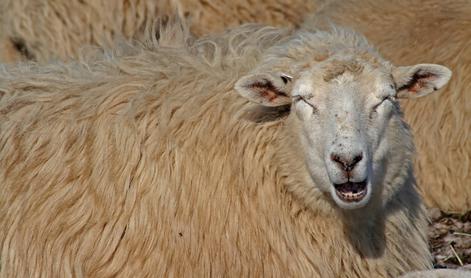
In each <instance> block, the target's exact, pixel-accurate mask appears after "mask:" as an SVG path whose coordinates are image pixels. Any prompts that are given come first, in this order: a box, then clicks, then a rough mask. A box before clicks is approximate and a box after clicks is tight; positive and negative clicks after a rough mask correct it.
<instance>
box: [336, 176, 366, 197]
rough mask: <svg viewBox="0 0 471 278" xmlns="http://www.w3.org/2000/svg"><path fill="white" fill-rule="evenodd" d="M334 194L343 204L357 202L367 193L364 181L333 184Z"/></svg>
mask: <svg viewBox="0 0 471 278" xmlns="http://www.w3.org/2000/svg"><path fill="white" fill-rule="evenodd" d="M334 187H335V193H337V196H338V197H339V198H340V199H341V200H342V201H344V202H349V203H350V202H359V201H361V200H362V199H363V198H364V197H365V196H366V193H367V186H366V180H364V181H362V182H346V183H341V184H334Z"/></svg>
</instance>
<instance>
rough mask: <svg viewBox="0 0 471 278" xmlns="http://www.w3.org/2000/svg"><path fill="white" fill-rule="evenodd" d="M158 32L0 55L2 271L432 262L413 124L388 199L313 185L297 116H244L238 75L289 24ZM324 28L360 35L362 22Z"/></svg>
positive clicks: (329, 273)
mask: <svg viewBox="0 0 471 278" xmlns="http://www.w3.org/2000/svg"><path fill="white" fill-rule="evenodd" d="M151 33H153V32H151ZM158 34H159V35H158V38H156V37H151V38H150V39H148V40H147V43H146V44H144V45H130V44H127V45H121V46H120V47H117V48H116V49H115V50H114V51H113V52H104V53H101V52H90V53H88V52H87V53H86V55H85V54H84V55H83V56H81V59H80V60H79V61H77V62H73V63H67V64H63V63H52V64H48V65H43V66H38V65H36V64H34V63H28V64H22V65H17V66H2V68H0V97H1V98H0V131H1V132H0V276H2V277H12V276H15V277H36V276H38V277H39V276H44V277H63V276H79V277H81V276H85V277H110V276H118V277H168V276H177V277H185V276H197V277H199V276H216V277H220V276H228V277H242V276H244V277H247V276H253V277H260V276H268V277H396V276H398V275H401V274H404V273H406V272H408V271H414V270H424V269H428V268H430V267H431V256H430V253H429V251H428V248H427V240H426V233H425V231H426V226H427V223H426V216H425V212H424V207H423V205H422V201H421V198H420V196H419V194H418V192H417V190H416V188H415V182H414V178H413V173H412V160H411V159H412V158H411V157H410V156H411V153H412V149H411V148H412V147H411V145H412V140H411V138H410V136H409V135H408V133H409V131H408V129H407V126H406V125H403V124H399V126H400V127H402V128H403V130H401V132H398V133H397V134H396V136H397V140H398V142H403V143H404V144H403V146H402V147H400V148H398V149H397V151H396V153H403V154H404V156H405V157H406V158H407V159H406V160H405V161H400V163H398V162H397V161H391V162H390V163H389V164H390V166H391V167H393V166H394V167H399V169H400V171H399V174H398V176H393V177H388V178H387V180H386V181H385V182H384V192H383V193H382V195H380V197H379V199H378V200H379V203H377V204H376V206H375V207H370V208H368V207H367V208H365V209H363V210H358V211H343V210H341V209H340V208H339V207H338V206H336V205H335V204H334V202H333V201H332V200H331V199H330V196H326V195H325V194H323V193H322V192H320V191H319V190H318V189H317V188H316V187H315V186H314V187H312V186H307V185H306V180H307V179H309V175H308V173H307V171H306V169H305V167H304V166H303V161H302V159H300V157H299V156H296V155H293V153H292V152H291V151H290V150H291V148H292V147H296V145H295V144H287V143H288V141H289V140H288V139H287V136H286V134H287V133H286V132H287V131H286V126H287V125H288V123H289V119H290V117H291V116H290V115H289V116H287V118H286V117H285V118H281V119H279V118H275V119H263V120H262V121H259V122H255V121H251V120H248V119H246V116H247V111H250V109H251V108H252V107H253V104H251V103H249V102H248V101H247V100H246V99H244V98H242V97H241V96H240V95H239V94H237V93H236V92H235V90H234V89H233V88H234V84H235V82H236V81H237V80H238V79H239V78H240V77H241V76H243V75H245V74H247V73H248V72H249V71H251V70H252V69H253V68H254V67H255V66H257V65H259V63H260V62H261V57H262V56H263V54H264V53H265V52H266V51H267V50H268V49H272V47H273V46H276V45H278V44H280V43H281V42H283V41H286V40H289V39H290V38H291V36H294V35H296V34H293V31H292V30H289V29H279V28H273V27H264V26H259V25H244V26H242V27H238V28H235V29H232V30H229V31H227V32H224V33H222V34H218V35H213V36H210V37H205V38H201V39H194V38H192V37H191V36H190V35H189V31H188V28H186V27H185V25H183V24H178V23H175V24H173V23H172V24H169V25H168V26H166V27H164V28H160V30H159V32H158ZM337 35H338V37H337ZM319 38H325V40H327V39H329V40H330V42H329V43H335V44H337V45H340V46H341V47H344V48H345V49H350V48H355V47H359V46H360V47H361V45H365V40H364V39H363V38H361V36H359V35H357V34H355V33H353V32H333V33H319ZM336 38H337V39H336ZM325 40H324V42H323V41H319V42H317V43H318V44H322V43H324V44H325V45H327V46H328V44H327V43H326V42H325ZM335 41H337V42H335ZM312 44H313V45H316V42H312ZM280 50H283V49H280ZM361 51H362V52H364V53H370V54H368V55H376V54H374V53H373V52H371V51H370V50H369V49H364V50H361ZM304 53H306V52H304V51H303V52H301V54H304ZM372 53H373V54H372ZM365 55H366V54H365ZM401 136H402V137H401Z"/></svg>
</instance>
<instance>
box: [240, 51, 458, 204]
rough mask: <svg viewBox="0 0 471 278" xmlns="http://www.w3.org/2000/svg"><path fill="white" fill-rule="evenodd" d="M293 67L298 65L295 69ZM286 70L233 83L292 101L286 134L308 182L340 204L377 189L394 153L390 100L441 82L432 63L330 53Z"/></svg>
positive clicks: (362, 199)
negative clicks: (403, 63)
mask: <svg viewBox="0 0 471 278" xmlns="http://www.w3.org/2000/svg"><path fill="white" fill-rule="evenodd" d="M298 68H299V67H298ZM302 68H304V69H303V70H302V71H300V72H297V73H294V74H293V76H295V77H292V76H291V75H287V74H283V73H275V72H265V73H257V74H249V75H247V76H245V77H242V78H241V79H240V80H239V81H238V82H237V84H236V86H235V88H236V90H237V91H238V92H239V93H240V94H241V95H242V96H244V97H246V98H248V99H249V100H252V101H254V102H257V103H259V104H262V105H264V106H282V105H290V106H291V110H290V111H291V115H290V117H288V118H287V120H286V121H287V123H288V125H289V126H290V131H291V132H293V133H295V138H298V139H297V140H298V141H299V142H300V145H301V146H302V147H301V149H302V155H303V156H304V157H300V159H303V160H304V161H305V164H306V169H307V171H308V172H309V176H310V177H311V178H312V181H313V183H312V184H313V186H317V187H318V188H319V189H320V190H322V191H324V192H328V193H329V194H330V196H331V197H332V199H333V200H334V201H335V203H336V204H337V205H338V206H339V207H341V208H343V209H357V208H361V207H363V206H365V205H366V204H367V203H368V202H369V201H370V200H371V198H372V196H380V194H374V193H378V192H379V191H381V189H382V188H383V187H382V184H380V183H381V177H384V175H385V174H384V172H386V171H388V169H387V167H386V166H387V160H388V155H389V154H390V153H391V152H395V151H400V148H401V143H402V145H403V144H404V142H401V137H400V136H397V134H400V133H404V132H403V131H401V130H399V129H401V127H402V125H401V124H398V123H402V121H401V112H400V109H399V105H398V102H397V98H401V97H419V96H423V95H427V94H429V93H430V92H433V91H435V90H437V89H439V88H440V87H442V86H443V85H445V84H446V83H447V82H448V80H449V78H450V76H451V72H450V70H448V69H447V68H445V67H443V66H439V65H430V64H420V65H416V66H411V67H392V66H390V64H388V63H371V62H368V61H364V60H363V61H362V60H361V59H359V58H355V57H347V58H339V57H333V58H331V59H327V60H325V61H323V62H320V63H316V64H315V65H313V66H310V67H302ZM298 153H299V152H298Z"/></svg>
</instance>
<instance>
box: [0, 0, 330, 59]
mask: <svg viewBox="0 0 471 278" xmlns="http://www.w3.org/2000/svg"><path fill="white" fill-rule="evenodd" d="M323 1H324V0H310V1H302V0H296V1H293V0H282V1H280V0H268V1H261V2H257V1H255V2H254V1H250V0H237V1H212V0H209V1H203V0H178V1H176V0H145V1H125V0H119V1H113V0H111V1H110V0H84V1H68V0H60V1H51V0H0V21H2V22H0V24H2V26H3V29H4V35H3V36H2V35H1V34H0V37H4V38H5V40H6V41H11V42H13V43H14V45H16V46H17V47H19V48H20V50H21V49H22V50H23V51H16V53H14V58H15V60H14V61H17V60H18V59H20V58H22V57H23V58H22V59H23V60H35V61H38V62H47V61H49V60H50V59H62V60H65V59H69V58H71V57H77V56H78V55H79V53H80V49H81V48H82V47H84V46H86V45H92V46H100V47H111V46H112V45H113V43H114V41H115V40H119V39H122V38H125V39H131V38H141V37H142V34H143V31H144V29H145V27H146V26H148V25H151V24H152V23H153V21H154V20H155V18H156V17H157V16H165V15H167V16H173V15H175V14H176V13H178V14H179V15H180V16H182V17H183V16H186V17H188V18H189V19H191V22H192V24H191V31H192V32H193V33H194V34H196V35H198V36H200V35H203V34H208V33H212V32H217V31H222V30H224V29H225V28H226V27H229V26H236V25H239V24H240V23H242V22H258V23H265V24H270V25H290V26H299V24H300V23H301V21H302V17H300V16H299V15H300V14H305V13H307V12H309V11H311V12H312V11H314V10H315V7H317V2H319V3H320V2H323ZM2 11H4V13H3V15H2V14H1V13H2ZM0 29H1V27H0ZM0 33H1V31H0ZM11 42H9V43H11ZM24 50H27V53H28V55H29V56H25V55H21V54H24ZM2 56H6V57H11V53H10V52H7V53H4V54H3V55H2V54H0V58H1V57H2ZM11 60H12V59H8V60H7V59H4V60H0V62H10V61H11Z"/></svg>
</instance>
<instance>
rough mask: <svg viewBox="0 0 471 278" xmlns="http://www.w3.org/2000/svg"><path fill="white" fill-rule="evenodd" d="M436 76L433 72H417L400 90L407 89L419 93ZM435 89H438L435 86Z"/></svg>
mask: <svg viewBox="0 0 471 278" xmlns="http://www.w3.org/2000/svg"><path fill="white" fill-rule="evenodd" d="M435 78H436V76H435V74H433V73H425V74H421V73H418V72H416V73H415V74H414V76H413V77H412V78H411V80H410V81H409V82H407V84H405V85H403V86H402V87H401V88H399V90H403V89H407V90H408V91H410V92H414V93H418V92H419V91H421V90H422V89H423V88H425V87H427V83H428V82H430V81H433V79H435ZM434 90H436V89H435V88H434Z"/></svg>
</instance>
